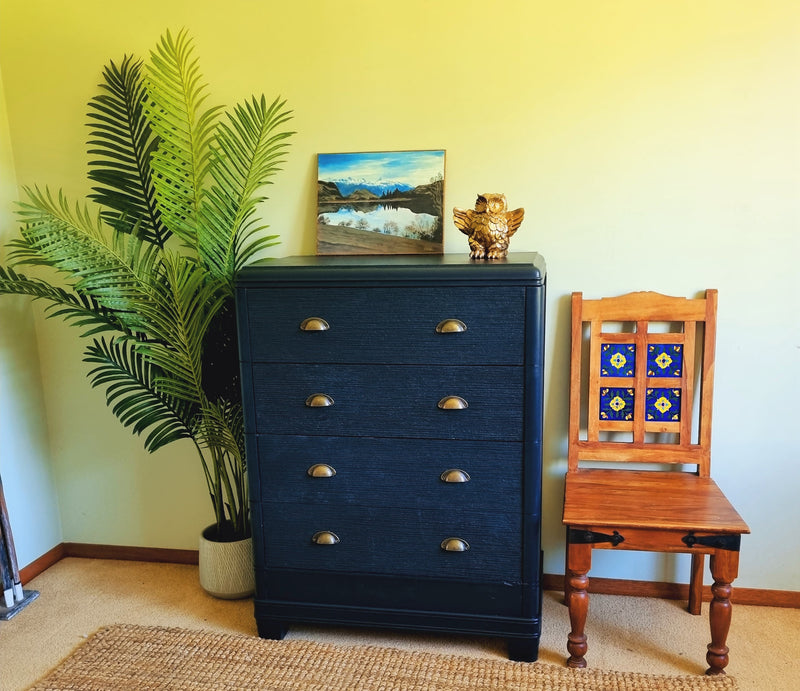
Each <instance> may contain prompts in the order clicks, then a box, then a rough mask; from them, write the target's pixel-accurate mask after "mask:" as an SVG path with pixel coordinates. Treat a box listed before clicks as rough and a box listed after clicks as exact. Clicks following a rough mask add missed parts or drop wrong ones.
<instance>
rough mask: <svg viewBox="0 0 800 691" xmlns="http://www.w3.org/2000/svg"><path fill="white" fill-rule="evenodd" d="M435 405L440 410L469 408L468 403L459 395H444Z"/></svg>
mask: <svg viewBox="0 0 800 691" xmlns="http://www.w3.org/2000/svg"><path fill="white" fill-rule="evenodd" d="M437 405H438V406H439V407H440V408H441V409H442V410H464V408H469V403H467V402H466V401H465V400H464V399H463V398H461V396H445V397H444V398H443V399H442V400H441V401H439V403H438V404H437Z"/></svg>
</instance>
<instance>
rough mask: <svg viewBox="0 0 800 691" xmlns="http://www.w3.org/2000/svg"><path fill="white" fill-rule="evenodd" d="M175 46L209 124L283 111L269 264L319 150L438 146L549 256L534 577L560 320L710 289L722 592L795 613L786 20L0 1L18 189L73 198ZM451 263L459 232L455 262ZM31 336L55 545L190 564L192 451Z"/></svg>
mask: <svg viewBox="0 0 800 691" xmlns="http://www.w3.org/2000/svg"><path fill="white" fill-rule="evenodd" d="M181 27H186V28H187V29H188V30H189V31H190V33H191V34H192V35H193V36H194V38H195V42H196V46H197V50H198V55H199V57H200V59H201V64H202V70H203V73H204V75H205V77H206V79H207V80H208V81H209V82H210V83H211V85H212V88H211V94H212V99H213V100H215V101H218V102H221V103H232V102H234V101H235V100H236V99H237V98H241V97H244V96H247V95H249V94H251V93H254V92H259V93H260V92H262V91H263V92H265V93H266V94H267V95H268V96H273V95H277V94H280V95H282V96H284V97H285V98H287V99H288V100H289V103H290V105H291V107H292V108H293V109H294V111H295V119H294V122H293V127H294V128H295V129H296V130H297V131H298V135H297V136H296V138H295V140H294V143H293V148H292V152H291V157H290V160H289V162H288V163H287V165H286V166H285V170H284V172H283V173H282V175H281V177H280V178H279V179H278V180H277V182H276V184H275V185H273V186H272V187H271V188H270V190H269V194H270V196H271V201H270V202H269V203H268V204H267V205H266V206H265V209H264V216H265V220H266V221H267V222H268V223H269V224H270V225H271V226H272V230H273V231H275V232H278V233H280V234H281V236H282V241H283V242H282V245H280V246H279V247H277V248H274V250H273V254H274V255H276V256H278V255H286V254H296V253H311V252H313V251H314V232H315V229H314V225H315V224H314V220H315V192H316V187H315V174H316V158H315V156H316V154H317V153H318V152H335V151H373V150H399V149H409V148H410V149H425V148H443V149H446V151H447V170H446V183H445V184H446V187H445V193H446V200H445V201H446V206H447V207H452V206H468V205H470V204H471V203H472V201H473V199H474V196H475V194H476V193H477V192H484V191H500V192H505V193H506V195H507V197H508V200H509V203H510V204H512V205H513V206H523V207H525V209H526V219H525V222H524V224H523V226H522V229H521V230H520V232H519V233H518V234H517V235H516V236H515V238H514V242H513V244H512V249H516V250H536V251H539V252H541V253H542V254H543V255H544V256H545V257H546V259H547V262H548V266H549V271H550V273H549V279H548V280H549V286H548V290H549V299H548V310H549V312H548V337H547V348H548V357H547V371H546V377H547V391H546V401H545V403H546V409H545V417H546V434H547V437H546V445H545V454H546V456H545V485H544V492H545V503H544V533H545V545H544V546H545V550H546V562H545V570H546V571H548V572H550V573H555V572H558V571H559V570H560V569H561V568H562V563H563V562H562V556H563V545H562V543H563V535H562V530H561V527H560V510H561V504H560V502H561V491H562V484H561V476H562V473H563V471H564V447H565V440H564V436H565V432H566V416H567V400H566V385H567V357H566V351H567V331H568V327H567V320H568V316H569V315H568V302H567V296H568V295H569V293H570V292H571V291H573V290H583V291H584V292H585V293H586V294H587V295H589V296H600V295H604V294H614V293H618V292H623V291H627V290H640V289H650V290H658V291H662V292H666V293H674V294H693V293H696V292H697V291H700V290H703V289H705V288H708V287H716V288H718V289H719V290H720V324H719V345H718V354H717V406H716V409H715V431H714V444H715V457H714V466H715V476H716V477H717V478H718V481H719V483H720V484H721V485H722V486H723V488H724V489H725V490H726V491H727V493H728V494H729V495H730V496H731V498H732V499H733V500H734V502H735V503H736V504H737V505H738V507H739V509H740V511H741V512H742V513H743V515H744V516H745V518H746V519H747V520H748V521H749V522H750V524H751V527H752V528H753V531H754V533H755V535H754V536H753V537H752V538H748V539H745V541H744V545H743V552H742V565H741V576H740V579H739V581H738V582H739V583H740V584H741V585H746V586H749V587H760V588H778V589H790V590H792V589H793V590H797V589H800V580H798V575H797V574H800V539H799V538H798V537H797V535H795V534H792V535H788V536H787V534H786V531H785V530H784V529H783V528H782V526H785V525H789V524H792V523H796V522H798V520H800V513H798V512H799V511H800V509H798V502H797V501H796V499H795V496H794V495H795V493H796V487H797V481H798V471H797V463H796V457H795V454H794V452H793V449H795V448H796V443H795V440H794V437H793V434H792V432H793V429H794V427H795V426H796V422H795V420H796V417H797V413H796V410H795V406H796V389H797V384H798V381H800V377H798V375H799V374H800V371H799V370H800V368H799V367H798V359H799V358H798V356H799V354H800V350H798V346H800V319H798V317H797V305H798V297H800V295H798V287H797V286H798V281H797V279H796V273H797V271H796V269H795V264H796V256H797V254H798V249H800V247H799V245H800V242H799V241H798V237H799V235H800V233H799V232H798V231H799V230H800V228H798V221H800V213H799V211H800V208H799V204H800V202H799V201H798V200H800V194H799V193H800V165H799V164H800V4H798V3H797V2H796V1H795V0H762V1H761V2H758V3H755V2H751V1H750V0H669V1H668V0H648V1H646V2H645V1H642V0H606V1H603V2H597V1H596V0H565V1H563V2H546V1H544V0H497V1H496V2H491V3H488V2H476V1H474V0H439V1H437V2H429V1H428V0H407V1H406V2H404V3H379V2H367V1H366V0H337V1H336V2H333V1H328V0H293V2H291V3H277V2H255V1H254V0H227V1H226V2H224V3H217V2H206V1H201V2H198V1H197V0H193V1H192V2H189V1H187V0H167V1H166V2H165V1H164V0H160V1H159V2H155V1H154V0H140V1H139V2H136V3H124V4H123V3H116V2H109V1H108V0H103V1H102V2H101V1H100V0H81V2H79V3H71V4H67V3H63V2H57V1H56V0H0V67H2V72H3V77H4V80H5V83H4V86H5V97H6V101H7V106H8V121H9V129H10V133H11V142H12V144H13V149H14V155H15V158H14V161H15V173H16V177H17V179H18V182H19V184H20V185H29V184H34V183H38V184H41V185H44V184H49V185H51V186H56V187H58V186H61V187H63V188H64V189H65V190H67V191H68V192H69V193H70V194H82V193H84V192H85V191H86V188H87V185H86V183H85V179H84V174H85V164H86V154H85V150H84V149H85V147H84V140H85V137H86V128H85V127H84V122H85V111H86V108H85V104H86V101H87V100H88V99H89V98H90V97H91V96H92V95H93V94H94V93H95V85H96V84H97V83H98V82H99V80H100V68H101V67H102V65H103V64H104V63H105V62H106V61H107V60H108V59H110V58H114V59H119V58H120V57H121V56H122V55H123V54H124V53H126V52H134V53H137V54H139V55H144V54H145V53H146V51H147V50H149V49H150V48H151V47H152V46H153V45H155V43H156V41H157V39H158V37H159V35H160V34H161V33H162V32H163V31H164V30H165V29H167V28H169V29H172V30H173V31H175V30H178V29H180V28H181ZM4 201H5V200H4ZM465 249H466V244H465V241H464V238H463V236H462V235H461V234H460V233H458V232H457V231H456V230H455V228H454V227H452V226H450V227H449V228H448V229H447V231H446V233H445V250H446V251H448V252H463V251H465ZM38 328H39V332H40V339H41V345H40V348H41V352H42V362H41V370H42V377H43V382H44V391H45V398H46V402H47V411H48V424H49V434H50V443H51V447H52V449H53V458H54V461H53V464H54V468H55V471H54V472H55V477H56V486H57V488H58V493H59V499H60V505H61V524H62V526H63V532H64V539H65V540H69V541H75V542H99V543H112V544H123V545H147V546H156V547H175V548H193V547H195V539H196V533H197V529H198V524H200V523H202V522H204V521H205V522H208V520H209V519H210V515H209V511H208V507H207V506H206V504H207V501H206V500H205V499H204V494H203V489H202V478H201V476H200V470H199V468H197V467H196V463H195V462H194V459H193V457H192V455H191V450H190V449H188V448H178V447H175V448H172V449H168V450H164V451H161V452H159V453H158V454H156V455H155V456H147V455H146V454H144V452H142V451H141V449H140V446H139V444H138V441H137V440H135V439H133V438H131V437H130V436H129V435H128V434H127V432H125V431H124V430H122V429H120V428H119V425H118V424H117V423H116V421H115V420H114V419H113V418H112V416H111V415H110V413H109V412H108V411H107V410H106V409H105V405H104V402H103V398H102V394H101V393H99V392H95V391H90V390H89V389H88V387H87V386H86V384H85V381H84V377H85V371H86V370H85V368H84V367H83V365H82V364H81V363H80V347H79V345H78V344H77V343H76V342H75V339H74V337H73V334H72V333H71V332H69V330H67V329H66V328H64V327H62V326H61V325H59V324H54V323H47V324H42V323H39V324H38ZM745 372H752V373H753V374H754V375H755V376H756V378H757V380H758V381H757V383H753V382H749V381H746V380H745V379H744V377H743V373H745ZM185 485H188V487H185ZM676 562H677V563H679V564H681V565H683V561H682V560H680V559H677V560H675V559H672V558H660V557H651V556H641V557H639V556H637V555H605V554H603V555H599V556H598V557H596V560H595V565H596V568H595V570H594V573H595V574H596V575H598V576H608V577H620V578H621V577H633V578H655V579H657V580H677V579H679V578H684V576H685V574H683V573H677V572H676ZM622 564H625V565H626V566H630V567H633V569H634V570H633V571H625V570H623V569H622V568H621V565H622ZM765 565H769V567H768V568H765Z"/></svg>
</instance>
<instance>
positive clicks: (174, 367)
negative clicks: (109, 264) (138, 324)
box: [136, 254, 225, 404]
mask: <svg viewBox="0 0 800 691" xmlns="http://www.w3.org/2000/svg"><path fill="white" fill-rule="evenodd" d="M162 268H163V286H164V290H163V292H162V294H160V295H158V296H157V297H156V300H155V301H154V302H153V303H151V304H147V305H141V306H140V310H141V313H142V318H143V319H144V320H145V321H146V322H147V323H148V324H149V325H150V326H151V328H152V330H153V331H154V332H155V333H158V334H159V338H158V339H157V340H155V341H154V342H141V343H138V344H137V346H136V347H137V351H138V352H139V353H140V354H141V355H142V357H145V358H146V359H147V360H148V361H150V362H151V363H152V364H153V365H154V366H156V367H157V368H158V369H160V370H161V371H162V372H163V376H162V377H160V378H159V379H158V382H157V388H158V389H159V391H161V392H163V393H164V394H165V395H170V396H175V397H178V398H182V399H185V400H187V401H192V402H194V403H198V404H199V403H201V402H202V400H203V399H204V393H203V383H202V356H203V342H204V338H205V334H206V333H207V332H208V327H209V324H210V323H211V321H212V320H213V318H214V316H215V315H216V313H217V312H218V311H219V309H220V308H221V306H222V304H223V302H224V300H225V296H224V294H223V293H222V291H221V288H220V284H219V283H216V282H214V281H210V280H208V276H207V274H206V273H205V272H204V271H203V270H202V267H201V266H200V265H199V264H198V263H197V262H195V261H194V260H192V259H189V258H187V257H185V256H183V255H178V254H166V255H165V256H164V259H163V262H162Z"/></svg>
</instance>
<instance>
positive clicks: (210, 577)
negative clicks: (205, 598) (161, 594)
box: [199, 531, 255, 600]
mask: <svg viewBox="0 0 800 691" xmlns="http://www.w3.org/2000/svg"><path fill="white" fill-rule="evenodd" d="M204 533H205V531H204ZM199 566H200V586H201V587H202V588H203V590H205V591H206V592H207V593H208V594H209V595H213V596H214V597H219V598H222V599H224V600H237V599H240V598H243V597H248V596H250V595H252V594H253V591H254V590H255V572H254V569H253V538H247V539H246V540H237V541H236V542H214V541H212V540H207V539H206V538H205V537H204V536H203V535H200V564H199Z"/></svg>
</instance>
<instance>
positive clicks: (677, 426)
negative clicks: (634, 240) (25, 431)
mask: <svg viewBox="0 0 800 691" xmlns="http://www.w3.org/2000/svg"><path fill="white" fill-rule="evenodd" d="M716 314H717V291H716V290H708V291H706V294H705V297H704V298H698V299H687V298H682V297H670V296H667V295H661V294H659V293H653V292H640V293H628V294H626V295H621V296H619V297H611V298H602V299H599V300H584V299H583V295H582V294H581V293H573V295H572V350H571V365H570V368H571V376H570V419H569V452H568V458H569V467H568V472H574V471H576V470H578V467H579V464H580V463H581V462H582V461H593V462H605V461H609V462H617V463H628V462H637V463H655V464H690V465H696V466H697V470H696V472H697V473H698V474H699V475H701V476H706V477H707V476H708V475H709V473H710V462H711V449H710V446H711V403H712V396H713V384H714V382H713V379H714V344H715V337H716Z"/></svg>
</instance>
